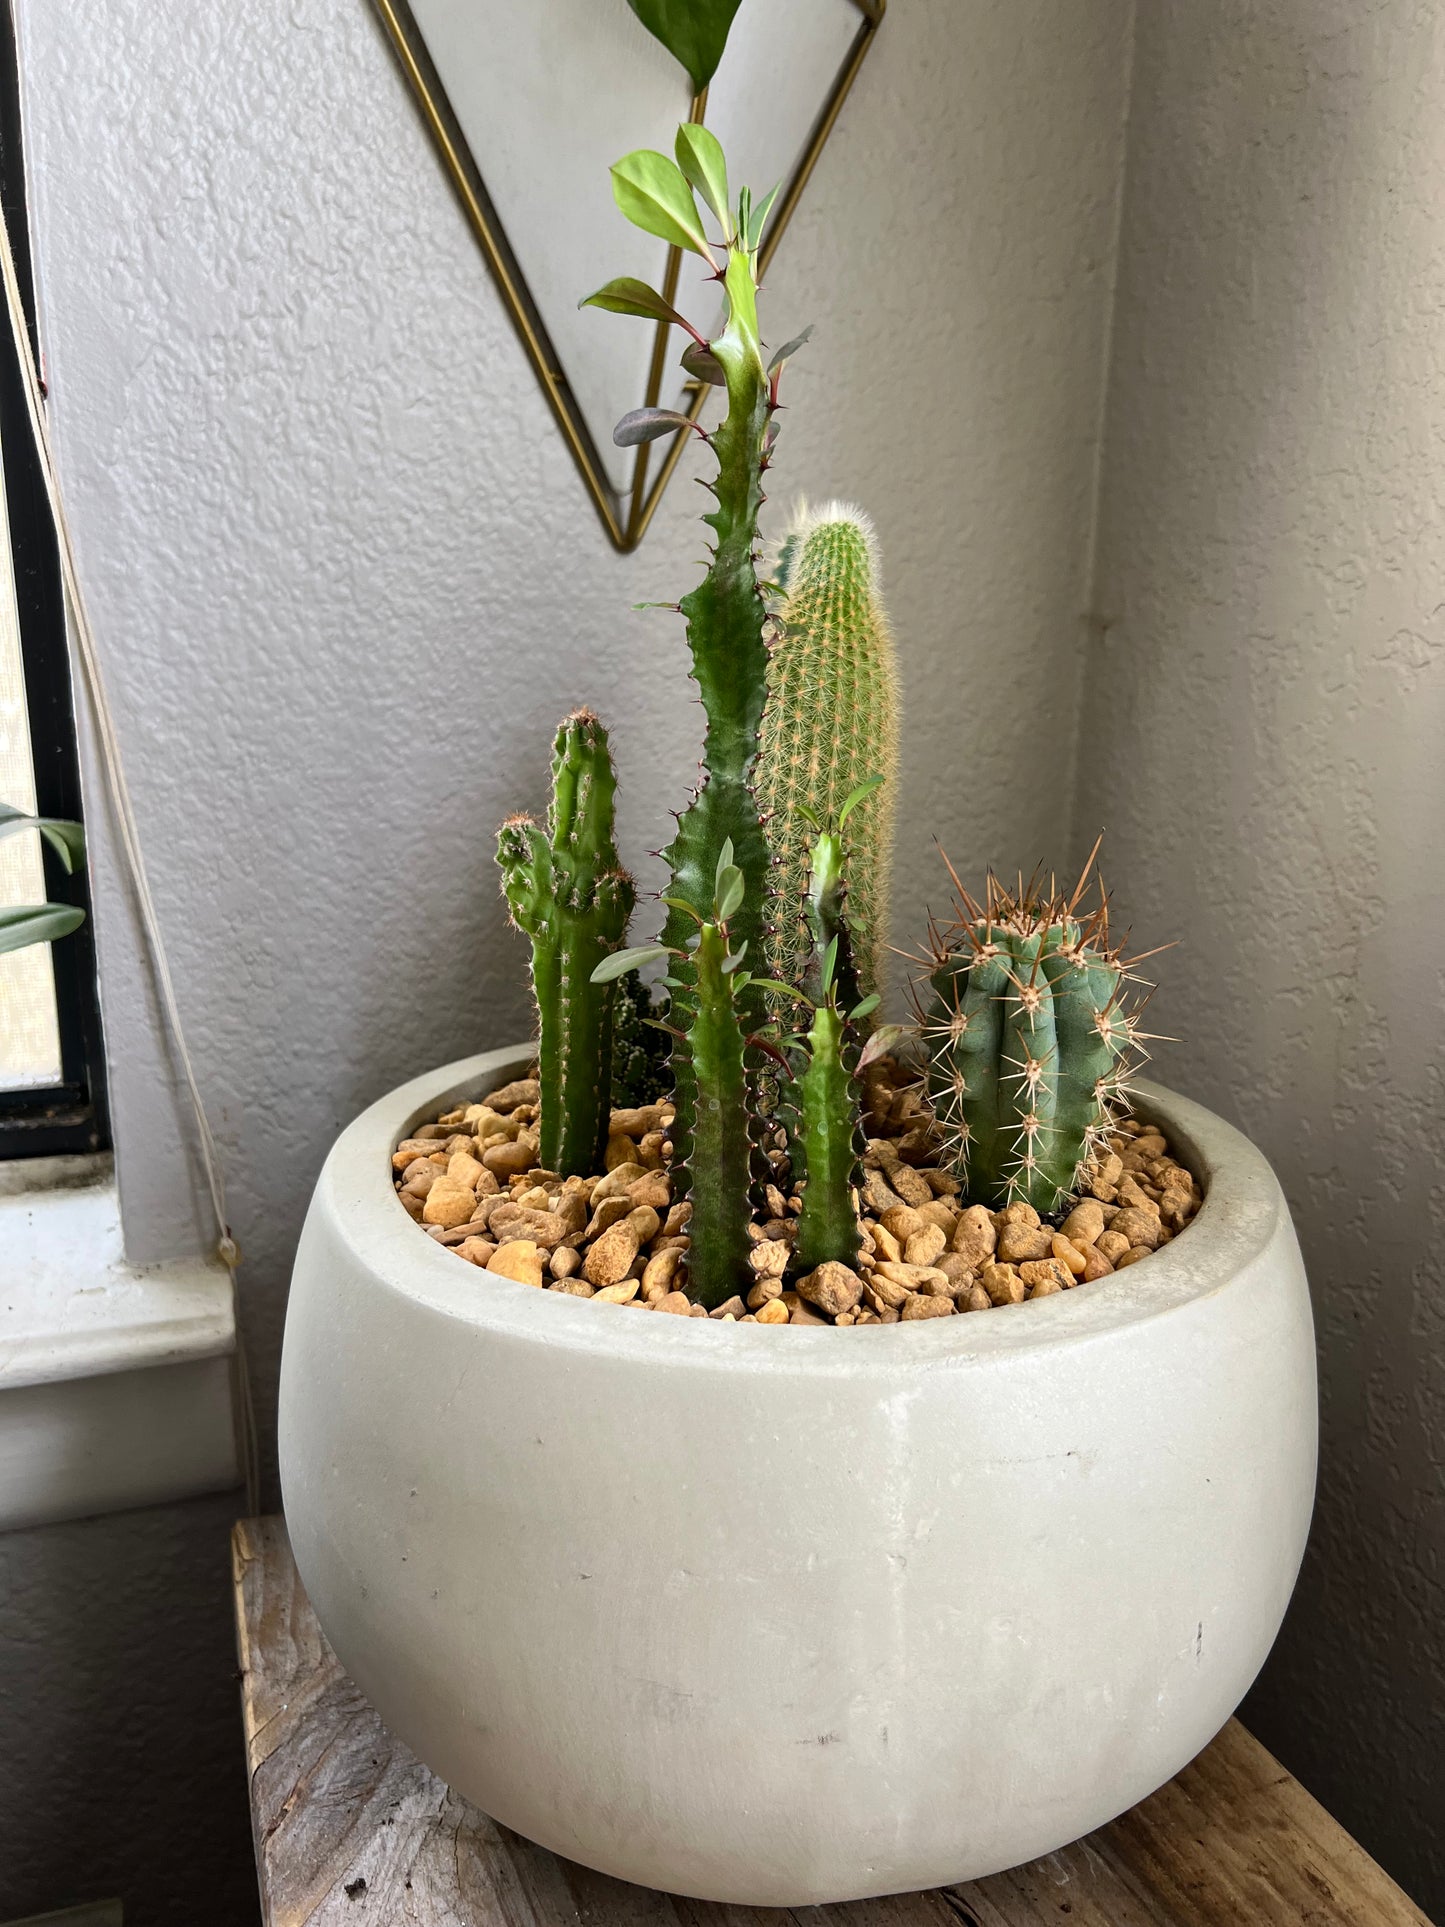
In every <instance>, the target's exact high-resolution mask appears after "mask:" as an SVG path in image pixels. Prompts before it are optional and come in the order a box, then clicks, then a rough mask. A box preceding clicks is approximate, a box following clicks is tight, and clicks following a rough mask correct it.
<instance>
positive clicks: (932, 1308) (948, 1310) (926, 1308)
mask: <svg viewBox="0 0 1445 1927" xmlns="http://www.w3.org/2000/svg"><path fill="white" fill-rule="evenodd" d="M952 1312H953V1300H952V1298H950V1297H948V1296H947V1295H946V1294H944V1295H942V1296H940V1297H936V1298H935V1297H927V1298H925V1297H921V1296H914V1295H910V1296H909V1298H908V1299H907V1300H906V1302H905V1303H904V1306H903V1312H902V1316H903V1318H904V1319H905V1320H910V1319H914V1318H948V1317H950V1316H951V1315H952Z"/></svg>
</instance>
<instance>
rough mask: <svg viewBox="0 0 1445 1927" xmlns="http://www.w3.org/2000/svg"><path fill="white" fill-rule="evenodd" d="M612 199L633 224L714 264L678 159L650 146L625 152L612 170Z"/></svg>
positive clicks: (695, 205)
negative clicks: (672, 158)
mask: <svg viewBox="0 0 1445 1927" xmlns="http://www.w3.org/2000/svg"><path fill="white" fill-rule="evenodd" d="M612 198H613V200H614V201H616V203H617V205H618V207H619V208H620V209H621V210H622V212H623V213H624V214H625V215H626V216H627V218H628V220H629V221H631V223H632V225H633V226H634V227H640V228H641V229H642V230H643V232H644V233H645V234H655V235H656V236H657V237H658V239H659V240H660V241H666V242H667V243H668V244H669V245H670V246H672V247H676V248H688V249H690V250H691V251H692V253H694V254H700V255H701V256H702V258H703V260H704V261H706V262H707V263H708V265H709V266H712V265H714V264H713V257H712V251H711V249H710V248H709V247H708V244H707V236H706V235H705V234H704V233H703V231H702V222H701V221H700V220H699V219H698V216H697V202H696V201H695V200H694V199H693V198H692V189H691V188H690V187H689V186H688V184H687V182H686V181H685V180H684V178H683V173H682V169H681V168H680V167H679V166H678V164H677V162H676V161H670V160H669V159H668V158H667V156H666V154H659V153H657V152H656V150H655V149H653V148H650V147H639V148H638V149H637V150H636V152H635V153H632V154H624V155H623V157H622V159H621V160H620V161H618V163H617V164H616V166H615V167H614V168H613V169H612Z"/></svg>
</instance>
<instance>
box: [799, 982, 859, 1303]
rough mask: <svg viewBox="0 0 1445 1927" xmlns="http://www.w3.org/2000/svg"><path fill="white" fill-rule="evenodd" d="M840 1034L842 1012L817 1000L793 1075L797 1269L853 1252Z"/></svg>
mask: <svg viewBox="0 0 1445 1927" xmlns="http://www.w3.org/2000/svg"><path fill="white" fill-rule="evenodd" d="M843 1033H844V1018H843V1015H842V1013H841V1012H840V1011H839V1010H838V1009H837V1008H836V1007H835V1006H834V1005H832V1004H820V1005H819V1006H818V1008H817V1009H816V1010H815V1011H814V1013H813V1025H812V1029H811V1030H810V1031H809V1032H808V1046H807V1048H808V1066H807V1069H806V1070H805V1071H804V1072H803V1074H802V1076H801V1078H800V1079H799V1080H798V1082H799V1108H800V1109H801V1112H802V1133H801V1135H802V1140H803V1147H804V1152H805V1156H806V1162H807V1182H806V1183H805V1184H804V1186H803V1210H802V1215H801V1216H800V1217H799V1219H798V1238H797V1244H796V1246H795V1247H794V1252H795V1259H796V1263H797V1266H798V1269H799V1270H800V1271H812V1270H813V1268H814V1267H815V1266H816V1265H821V1264H825V1263H827V1262H829V1261H830V1260H831V1261H833V1262H835V1263H838V1264H844V1265H851V1264H852V1263H853V1261H854V1259H855V1258H856V1257H857V1255H858V1220H857V1215H856V1213H855V1211H854V1206H853V1189H852V1187H853V1181H854V1176H855V1173H856V1167H857V1153H856V1146H855V1141H854V1134H855V1128H856V1126H855V1119H856V1117H857V1111H858V1093H857V1088H856V1086H855V1085H854V1083H853V1080H852V1078H851V1077H850V1076H849V1075H848V1071H847V1069H846V1067H845V1066H844V1062H843Z"/></svg>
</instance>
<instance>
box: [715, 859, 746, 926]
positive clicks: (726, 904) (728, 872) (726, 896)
mask: <svg viewBox="0 0 1445 1927" xmlns="http://www.w3.org/2000/svg"><path fill="white" fill-rule="evenodd" d="M746 889H747V885H746V884H745V883H744V882H743V873H742V871H741V870H740V869H738V867H737V865H736V864H731V863H730V864H729V865H728V867H727V869H725V870H722V871H720V872H719V873H718V880H717V918H718V922H719V923H726V922H727V920H728V918H729V917H735V916H736V915H737V913H738V911H739V910H740V909H741V907H742V901H743V896H744V894H745V892H746Z"/></svg>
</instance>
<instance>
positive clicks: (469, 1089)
mask: <svg viewBox="0 0 1445 1927" xmlns="http://www.w3.org/2000/svg"><path fill="white" fill-rule="evenodd" d="M534 1056H535V1053H534V1051H533V1049H532V1048H531V1046H528V1045H517V1046H514V1047H511V1048H508V1049H504V1050H496V1051H485V1052H482V1053H481V1054H479V1055H477V1056H474V1057H465V1058H459V1059H457V1060H456V1061H455V1062H454V1063H451V1064H445V1065H442V1066H439V1067H438V1068H437V1069H435V1070H432V1071H428V1072H425V1073H423V1074H422V1075H421V1076H419V1077H415V1078H412V1079H410V1080H409V1081H408V1082H407V1083H405V1084H401V1085H399V1086H397V1087H396V1088H395V1089H394V1090H391V1091H389V1092H387V1093H386V1095H385V1096H383V1097H381V1098H378V1099H377V1101H376V1102H375V1103H374V1104H372V1105H370V1106H369V1107H368V1108H367V1109H366V1110H364V1111H363V1112H362V1113H361V1115H360V1116H359V1117H357V1118H356V1119H355V1120H354V1121H353V1122H352V1123H351V1124H349V1125H348V1126H347V1127H346V1129H345V1130H344V1131H343V1132H342V1133H341V1135H340V1136H339V1137H338V1138H337V1139H336V1141H335V1143H334V1144H333V1145H332V1148H331V1151H330V1153H329V1154H328V1156H327V1159H326V1162H325V1165H324V1166H323V1168H322V1172H321V1176H320V1179H319V1180H318V1183H317V1188H316V1197H315V1200H314V1202H313V1205H312V1211H313V1213H315V1212H317V1211H321V1212H323V1213H324V1214H325V1215H326V1216H327V1217H328V1218H329V1219H330V1220H331V1224H332V1226H333V1228H334V1231H335V1235H337V1236H338V1237H339V1238H340V1239H341V1240H342V1241H343V1242H344V1244H345V1245H347V1246H348V1247H349V1249H350V1250H351V1252H352V1254H353V1256H354V1257H355V1258H356V1259H357V1260H358V1261H359V1262H360V1263H361V1264H362V1265H363V1266H364V1267H365V1269H366V1270H367V1272H368V1273H369V1274H370V1276H371V1277H372V1279H373V1280H374V1281H375V1282H377V1283H379V1284H380V1285H382V1286H383V1287H385V1288H386V1289H388V1290H390V1291H392V1292H395V1293H397V1294H398V1295H399V1296H401V1297H403V1298H406V1299H409V1300H412V1301H414V1302H416V1303H418V1304H422V1305H425V1306H427V1307H428V1308H430V1309H431V1310H432V1311H433V1312H438V1313H441V1314H442V1315H443V1316H445V1317H448V1318H455V1319H457V1320H458V1321H459V1322H460V1323H463V1324H465V1325H467V1326H470V1327H477V1326H482V1327H486V1328H490V1329H492V1330H495V1331H496V1332H497V1333H498V1334H499V1335H502V1334H506V1335H509V1336H511V1337H514V1338H518V1339H524V1340H533V1339H535V1340H537V1341H538V1342H541V1343H545V1344H547V1345H550V1346H552V1347H554V1348H555V1349H556V1350H557V1353H558V1357H559V1361H561V1360H562V1359H564V1358H565V1357H566V1355H567V1354H569V1353H571V1354H574V1355H581V1354H586V1355H595V1354H597V1353H599V1352H600V1353H605V1354H607V1355H608V1356H611V1357H618V1358H626V1359H629V1360H633V1361H635V1362H637V1363H639V1364H649V1363H650V1364H654V1365H668V1366H687V1367H701V1368H705V1369H707V1370H709V1371H717V1370H726V1369H737V1370H743V1371H748V1372H759V1371H762V1372H784V1373H789V1374H792V1373H797V1372H799V1371H806V1372H807V1373H808V1374H809V1375H810V1376H823V1377H826V1376H829V1375H830V1374H831V1373H833V1372H835V1371H841V1372H845V1373H847V1374H848V1375H849V1376H855V1375H856V1373H857V1370H858V1366H859V1357H858V1352H857V1349H856V1347H857V1346H859V1345H866V1346H867V1347H868V1357H869V1358H870V1359H872V1360H874V1361H876V1363H877V1364H878V1366H879V1367H880V1369H883V1370H885V1371H886V1372H887V1373H888V1375H890V1376H892V1375H895V1374H897V1373H898V1372H900V1371H903V1370H907V1369H908V1368H909V1367H916V1368H917V1369H919V1370H937V1369H940V1368H949V1367H955V1366H961V1365H967V1364H970V1363H983V1362H985V1361H987V1360H989V1359H1000V1360H1003V1359H1007V1358H1012V1357H1015V1356H1019V1355H1023V1354H1028V1353H1031V1352H1035V1351H1037V1350H1040V1349H1042V1348H1045V1347H1054V1346H1060V1345H1079V1344H1087V1343H1091V1342H1099V1341H1101V1340H1105V1339H1107V1338H1109V1337H1110V1336H1111V1335H1112V1334H1115V1333H1118V1332H1120V1331H1121V1330H1123V1329H1125V1328H1127V1327H1130V1326H1133V1325H1136V1324H1138V1323H1140V1322H1142V1321H1144V1320H1146V1319H1153V1318H1162V1317H1168V1316H1170V1315H1171V1314H1172V1313H1177V1312H1180V1311H1182V1310H1184V1309H1185V1308H1187V1307H1188V1306H1190V1305H1191V1304H1193V1303H1194V1302H1195V1301H1197V1300H1198V1299H1201V1298H1204V1297H1208V1296H1210V1295H1211V1294H1213V1293H1215V1292H1217V1291H1220V1290H1222V1289H1224V1288H1225V1287H1226V1286H1227V1285H1229V1284H1230V1283H1231V1282H1232V1281H1233V1280H1234V1279H1236V1278H1237V1277H1239V1276H1240V1274H1241V1273H1243V1272H1245V1271H1247V1270H1249V1269H1250V1268H1251V1267H1252V1266H1254V1265H1255V1264H1256V1263H1257V1262H1258V1261H1259V1260H1260V1259H1262V1258H1263V1257H1264V1255H1265V1253H1266V1251H1267V1250H1268V1248H1269V1246H1270V1244H1271V1241H1272V1240H1273V1238H1274V1236H1275V1233H1276V1230H1277V1227H1278V1224H1279V1219H1280V1216H1281V1213H1282V1212H1284V1211H1285V1209H1286V1207H1285V1203H1284V1198H1283V1194H1282V1193H1281V1191H1280V1187H1279V1183H1278V1180H1277V1179H1276V1177H1275V1175H1274V1172H1273V1171H1272V1170H1271V1168H1270V1166H1269V1164H1268V1162H1267V1161H1266V1159H1265V1158H1264V1156H1263V1154H1262V1153H1261V1152H1260V1151H1259V1150H1257V1149H1256V1147H1255V1146H1254V1145H1253V1144H1252V1143H1251V1142H1250V1141H1249V1139H1248V1138H1247V1137H1245V1136H1244V1134H1243V1133H1242V1132H1241V1131H1238V1130H1236V1129H1235V1128H1234V1126H1233V1125H1231V1124H1227V1123H1226V1122H1225V1121H1224V1119H1223V1118H1221V1117H1217V1116H1216V1115H1215V1114H1214V1113H1213V1112H1211V1111H1208V1110H1206V1109H1205V1108H1204V1107H1203V1105H1200V1104H1196V1103H1194V1102H1193V1101H1192V1100H1191V1099H1189V1098H1185V1097H1180V1096H1179V1095H1178V1094H1177V1093H1175V1092H1173V1091H1170V1090H1167V1089H1166V1088H1165V1087H1164V1086H1162V1085H1159V1084H1155V1083H1153V1082H1148V1081H1141V1082H1139V1083H1138V1084H1137V1085H1136V1086H1135V1087H1134V1098H1135V1109H1136V1111H1137V1112H1138V1114H1139V1115H1140V1116H1142V1117H1145V1118H1148V1119H1155V1120H1157V1121H1158V1122H1160V1123H1162V1124H1164V1125H1165V1127H1166V1129H1167V1130H1168V1132H1169V1134H1170V1137H1171V1140H1172V1144H1173V1148H1174V1150H1175V1151H1176V1152H1177V1153H1179V1154H1182V1159H1183V1161H1184V1162H1185V1163H1186V1164H1187V1165H1189V1166H1190V1167H1191V1168H1192V1169H1193V1170H1194V1171H1195V1173H1196V1175H1197V1176H1198V1177H1199V1178H1200V1179H1201V1181H1202V1184H1203V1188H1204V1194H1205V1196H1204V1203H1203V1205H1202V1206H1201V1208H1200V1210H1199V1212H1198V1213H1197V1215H1196V1216H1195V1217H1194V1219H1193V1220H1192V1221H1191V1222H1190V1223H1189V1224H1188V1225H1187V1226H1186V1227H1185V1229H1184V1230H1183V1231H1182V1232H1180V1233H1179V1234H1178V1235H1177V1236H1176V1237H1175V1238H1174V1239H1172V1240H1171V1242H1170V1243H1169V1244H1167V1245H1166V1246H1165V1247H1164V1248H1163V1249H1162V1250H1161V1251H1158V1252H1155V1253H1153V1254H1152V1255H1151V1257H1150V1258H1149V1260H1148V1270H1147V1275H1146V1276H1145V1277H1143V1278H1141V1277H1138V1276H1136V1274H1137V1273H1138V1272H1139V1271H1140V1270H1141V1269H1142V1267H1141V1266H1139V1265H1131V1266H1128V1267H1127V1268H1126V1269H1125V1270H1124V1271H1122V1272H1117V1273H1115V1274H1114V1275H1113V1276H1111V1277H1108V1278H1101V1279H1097V1280H1096V1281H1094V1282H1093V1283H1091V1284H1083V1285H1076V1286H1074V1287H1073V1288H1072V1289H1071V1290H1069V1291H1067V1292H1059V1293H1056V1294H1054V1295H1052V1296H1050V1297H1049V1298H1046V1299H1044V1300H1042V1301H1038V1302H1034V1301H1026V1302H1025V1303H1024V1304H1022V1305H1004V1306H996V1307H994V1309H993V1311H992V1312H991V1313H990V1314H989V1315H987V1316H985V1315H983V1314H982V1313H977V1312H974V1313H968V1314H966V1315H965V1316H962V1317H960V1316H954V1317H952V1318H939V1319H929V1320H926V1321H925V1320H917V1321H914V1320H910V1321H909V1322H908V1326H907V1329H906V1330H905V1328H904V1326H903V1324H902V1323H901V1322H900V1323H899V1324H897V1325H890V1326H883V1327H875V1326H867V1327H864V1328H862V1329H863V1330H864V1331H865V1332H866V1334H867V1336H866V1337H862V1338H858V1339H853V1338H851V1337H850V1336H848V1335H847V1331H846V1328H845V1336H844V1337H843V1338H841V1339H840V1338H839V1337H838V1336H837V1333H836V1329H835V1328H834V1327H831V1326H818V1327H816V1328H814V1327H811V1326H810V1327H806V1328H801V1327H800V1328H794V1329H792V1330H790V1332H789V1334H788V1336H787V1337H786V1338H780V1337H779V1335H778V1334H777V1333H776V1332H774V1331H773V1330H772V1329H771V1328H770V1327H768V1326H758V1325H743V1324H732V1325H723V1324H722V1323H721V1321H718V1320H709V1321H707V1324H706V1326H705V1327H704V1322H703V1320H702V1319H700V1318H693V1319H686V1318H648V1319H641V1318H636V1317H631V1316H629V1315H628V1314H627V1312H626V1310H625V1309H624V1308H623V1307H621V1306H615V1305H608V1306H606V1307H605V1308H603V1307H597V1306H593V1305H591V1304H590V1303H589V1301H588V1300H587V1299H585V1298H576V1297H573V1296H572V1295H570V1294H569V1293H565V1292H554V1291H545V1290H543V1291H539V1290H538V1289H537V1288H536V1287H535V1286H533V1285H525V1284H521V1283H518V1282H517V1281H515V1280H513V1279H510V1278H499V1277H494V1276H491V1275H489V1274H488V1275H485V1284H484V1285H482V1288H481V1289H479V1288H478V1287H479V1285H480V1284H481V1276H480V1275H479V1274H478V1273H477V1271H476V1268H475V1267H474V1266H471V1265H467V1264H464V1263H462V1262H460V1261H458V1260H457V1259H456V1258H455V1257H454V1254H453V1253H452V1252H450V1251H448V1250H447V1249H445V1248H444V1247H443V1246H441V1245H440V1244H438V1243H437V1242H436V1241H435V1240H434V1239H432V1238H429V1237H427V1236H426V1235H425V1233H424V1232H423V1231H422V1230H421V1229H420V1227H419V1226H417V1225H416V1224H415V1223H414V1222H413V1221H412V1219H411V1218H410V1217H409V1216H408V1214H407V1212H406V1211H405V1210H404V1209H403V1207H402V1206H401V1204H400V1203H399V1202H398V1201H397V1197H396V1193H395V1190H394V1188H393V1186H392V1183H391V1165H390V1158H391V1154H392V1152H393V1151H394V1150H395V1148H396V1145H397V1144H398V1143H399V1142H400V1141H401V1139H403V1138H404V1137H406V1136H407V1135H408V1134H409V1133H410V1131H411V1130H412V1129H413V1127H414V1126H415V1125H417V1124H418V1123H421V1122H422V1121H423V1120H424V1119H425V1118H426V1117H427V1116H428V1115H435V1113H436V1111H437V1110H439V1109H442V1108H446V1107H448V1106H450V1105H453V1104H455V1103H458V1102H461V1101H464V1100H465V1101H470V1102H475V1101H477V1100H478V1099H479V1098H480V1097H481V1096H484V1095H485V1093H486V1091H487V1090H489V1089H495V1088H496V1087H497V1086H498V1085H499V1084H500V1083H504V1082H507V1081H508V1080H509V1079H510V1078H512V1077H515V1076H518V1075H520V1074H522V1073H523V1072H524V1071H525V1069H526V1067H527V1066H528V1065H529V1064H530V1063H531V1062H532V1061H533V1058H534Z"/></svg>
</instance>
